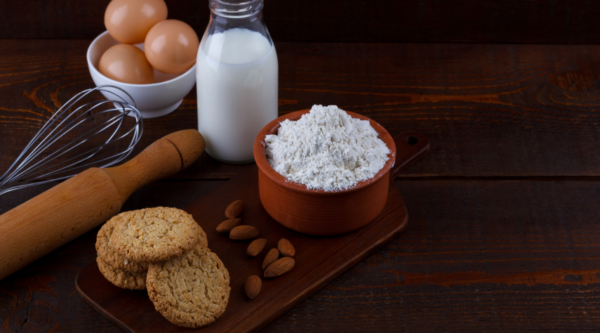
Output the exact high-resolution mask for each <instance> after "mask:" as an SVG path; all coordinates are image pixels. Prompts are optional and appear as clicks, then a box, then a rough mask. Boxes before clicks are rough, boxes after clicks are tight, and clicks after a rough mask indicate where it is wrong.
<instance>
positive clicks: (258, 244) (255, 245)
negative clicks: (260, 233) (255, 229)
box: [246, 238, 267, 257]
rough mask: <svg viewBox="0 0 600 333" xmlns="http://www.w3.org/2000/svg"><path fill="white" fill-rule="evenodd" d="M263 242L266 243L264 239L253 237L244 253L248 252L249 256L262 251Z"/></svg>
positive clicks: (254, 255)
mask: <svg viewBox="0 0 600 333" xmlns="http://www.w3.org/2000/svg"><path fill="white" fill-rule="evenodd" d="M265 244H267V240H266V239H264V238H260V239H255V240H253V241H252V243H250V245H248V250H246V253H248V255H249V256H251V257H256V256H257V255H259V254H260V253H261V252H262V250H263V248H264V247H265Z"/></svg>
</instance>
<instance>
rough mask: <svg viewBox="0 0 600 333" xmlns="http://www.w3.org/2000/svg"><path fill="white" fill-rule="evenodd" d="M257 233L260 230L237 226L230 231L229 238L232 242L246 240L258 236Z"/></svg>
mask: <svg viewBox="0 0 600 333" xmlns="http://www.w3.org/2000/svg"><path fill="white" fill-rule="evenodd" d="M259 233H260V230H258V228H256V227H253V226H251V225H238V226H237V227H235V228H233V229H231V231H230V232H229V238H231V239H233V240H246V239H251V238H254V237H256V236H258V234H259Z"/></svg>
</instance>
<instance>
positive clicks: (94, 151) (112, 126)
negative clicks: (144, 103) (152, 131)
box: [0, 86, 143, 195]
mask: <svg viewBox="0 0 600 333" xmlns="http://www.w3.org/2000/svg"><path fill="white" fill-rule="evenodd" d="M115 90H119V91H120V93H124V94H125V95H126V96H128V97H129V99H130V100H131V101H133V98H132V97H131V96H130V95H129V94H128V93H127V92H126V91H124V90H122V89H120V88H118V87H114V86H99V87H96V88H92V89H86V90H84V91H81V92H79V93H77V94H76V95H75V96H73V97H72V98H71V99H70V100H68V101H67V102H66V103H65V104H64V105H63V106H62V107H60V108H59V109H58V110H57V111H56V112H55V113H54V114H53V115H52V116H51V117H50V118H49V119H48V121H47V122H46V123H45V124H44V125H43V126H42V127H41V128H40V130H39V131H38V132H37V133H36V134H35V135H34V136H33V138H32V139H31V141H30V142H29V143H28V144H27V145H26V146H25V149H23V151H22V152H21V153H20V154H19V156H18V157H17V158H16V160H15V161H14V162H13V163H12V164H11V165H10V167H9V168H8V169H7V170H6V171H5V172H4V174H3V175H2V177H0V195H2V194H5V193H8V192H10V191H15V190H19V189H22V188H26V187H29V186H34V185H39V184H46V183H50V182H55V181H58V180H64V179H67V178H70V177H72V176H74V175H76V174H77V173H78V172H80V171H83V170H84V169H87V168H90V167H100V168H105V167H109V166H112V165H115V164H117V163H120V162H121V161H123V160H124V159H126V158H127V157H128V156H129V154H131V152H132V151H133V149H134V148H135V146H136V144H137V143H138V142H139V140H140V138H141V136H142V133H143V119H142V115H141V113H140V111H139V110H138V109H137V107H136V105H135V102H133V104H130V103H129V102H128V101H127V100H126V99H124V98H123V97H121V95H119V94H117V93H116V92H115ZM94 92H101V93H102V94H103V95H105V97H107V95H108V96H111V98H110V99H102V100H92V101H89V102H85V101H84V99H86V98H88V96H89V95H90V94H92V93H94ZM112 96H114V97H115V98H114V99H113V98H112ZM127 116H130V117H132V119H133V125H132V126H131V127H130V128H126V129H124V128H125V126H126V119H128V118H127ZM104 118H106V119H104ZM90 119H91V121H92V123H95V124H94V125H93V126H92V127H91V129H89V130H86V131H85V132H84V133H83V134H80V135H78V136H77V137H76V138H75V139H72V140H71V141H69V142H67V143H65V144H62V146H60V147H56V148H54V149H51V147H53V146H54V145H55V144H57V143H58V142H60V141H61V139H65V138H67V136H68V135H69V134H70V133H72V132H73V133H77V131H78V130H75V129H76V128H79V127H80V126H82V125H83V124H84V123H86V122H89V120H90ZM96 119H101V121H100V122H98V123H96ZM101 134H102V135H103V136H106V138H102V141H101V142H102V143H99V144H96V145H95V146H93V147H87V148H86V147H85V144H86V143H89V144H94V143H93V142H92V141H91V140H92V138H97V137H98V136H99V135H101ZM125 140H129V143H128V144H127V145H126V147H125V148H124V149H120V150H119V151H117V152H115V153H112V154H110V155H109V156H107V157H101V158H98V159H96V160H92V159H93V158H94V157H96V156H98V154H99V153H100V152H101V151H103V150H104V149H105V148H106V147H107V146H109V145H114V144H115V143H117V142H122V141H125ZM119 147H121V145H119ZM84 148H85V149H84ZM77 149H82V150H83V151H82V152H77V153H76V154H75V155H74V156H71V157H69V156H68V154H69V153H75V152H76V150H77ZM43 155H45V156H43ZM61 158H63V159H62V160H59V159H61Z"/></svg>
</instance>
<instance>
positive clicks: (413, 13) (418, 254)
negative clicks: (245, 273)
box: [0, 0, 600, 333]
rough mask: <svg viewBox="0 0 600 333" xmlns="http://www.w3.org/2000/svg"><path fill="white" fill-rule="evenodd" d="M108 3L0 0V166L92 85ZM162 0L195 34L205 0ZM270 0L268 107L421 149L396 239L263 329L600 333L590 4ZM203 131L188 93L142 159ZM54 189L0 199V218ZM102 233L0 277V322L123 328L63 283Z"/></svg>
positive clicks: (143, 192) (183, 195)
mask: <svg viewBox="0 0 600 333" xmlns="http://www.w3.org/2000/svg"><path fill="white" fill-rule="evenodd" d="M108 2H109V1H108V0H101V1H99V0H79V1H75V0H0V171H3V170H5V169H6V168H7V167H8V166H9V165H10V163H11V162H12V161H13V160H14V159H15V158H16V157H17V156H18V154H19V153H20V151H21V149H22V148H23V146H24V145H25V144H26V143H27V142H28V141H29V140H30V138H31V137H32V136H33V134H34V133H35V132H36V131H37V130H38V129H39V128H40V126H41V125H42V124H43V123H44V122H45V121H46V120H47V119H48V117H49V116H50V115H51V114H52V113H53V112H54V110H56V109H57V108H59V107H60V106H61V103H64V102H65V101H67V100H68V99H69V98H70V97H72V96H73V95H74V94H76V93H77V92H79V91H81V90H83V89H87V88H91V87H93V86H94V83H93V82H92V80H91V77H90V74H89V70H88V67H87V62H86V59H85V52H86V50H87V48H88V46H89V44H90V42H91V40H92V39H93V38H95V37H96V36H97V35H98V34H99V33H100V32H101V31H103V30H104V25H103V19H102V18H103V13H104V9H105V7H106V5H107V4H108ZM166 2H167V5H168V7H169V11H170V12H169V18H176V19H180V20H182V21H185V22H187V23H189V24H191V25H192V26H193V27H194V29H196V31H197V32H198V33H199V34H202V33H203V31H204V29H205V28H206V24H207V22H208V17H209V11H208V0H186V1H183V0H166ZM265 2H266V4H265V21H266V23H267V26H268V28H269V30H270V32H271V34H272V36H273V39H274V40H275V42H276V46H277V54H278V58H279V66H280V72H279V112H280V115H283V114H286V113H288V112H292V111H296V110H301V109H306V108H310V107H311V106H312V105H313V104H315V103H322V104H336V105H338V106H339V107H340V108H342V109H344V110H349V111H354V112H358V113H361V114H363V115H366V116H368V117H370V118H372V119H374V120H375V121H377V122H378V123H380V124H381V125H382V126H384V127H385V128H386V129H387V130H388V131H389V132H390V133H391V134H392V135H396V134H400V133H402V132H404V131H409V130H414V131H419V132H421V133H424V134H425V135H427V136H428V137H429V138H430V139H431V151H430V152H429V153H428V155H427V156H426V157H425V158H424V159H423V160H422V161H419V162H418V164H416V165H415V166H413V167H412V168H411V169H409V170H408V171H407V172H405V173H404V174H402V175H401V176H400V177H399V178H397V179H396V181H395V184H396V186H397V187H398V189H399V191H400V193H401V194H402V196H403V198H404V201H405V203H406V206H407V209H408V211H409V225H408V227H407V229H406V230H405V232H404V233H403V234H402V235H401V236H400V237H398V238H397V239H396V240H394V241H393V242H391V243H390V244H388V245H387V246H386V247H385V248H384V249H382V250H381V251H379V252H377V253H375V254H373V255H372V256H370V257H369V258H367V259H366V260H363V261H361V262H360V263H358V264H357V265H356V266H354V267H353V268H351V269H349V270H348V271H347V272H345V273H344V274H342V275H341V276H340V277H338V278H336V279H335V280H333V281H332V282H331V283H330V284H328V285H327V286H326V287H324V288H323V289H321V290H319V291H318V292H317V293H315V294H314V295H312V296H311V297H309V298H308V299H306V300H304V301H303V302H301V303H300V304H299V305H297V306H296V307H294V308H293V309H292V310H290V311H289V312H288V313H286V314H284V315H283V316H281V317H279V318H277V319H276V320H274V321H273V322H272V323H271V324H270V325H268V326H267V327H266V328H265V329H264V330H263V332H316V331H318V332H335V333H337V332H361V333H362V332H372V333H374V332H390V331H406V332H436V333H437V332H444V331H450V332H464V331H469V332H506V331H511V332H515V331H517V332H539V331H544V332H567V331H569V332H598V331H599V330H598V328H599V327H600V256H599V253H600V241H599V240H600V223H598V215H599V208H600V45H598V44H600V43H599V42H600V15H598V14H599V13H600V1H599V0H586V1H584V0H471V1H467V0H422V1H417V0H414V1H407V0H395V1H392V0H379V1H377V0H369V1H367V0H344V1H343V0H320V1H319V0H303V1H301V0H265ZM465 43H466V44H465ZM532 44H535V45H532ZM549 44H554V45H549ZM569 44H576V45H569ZM196 126H197V110H196V91H195V90H192V91H191V92H190V94H188V96H186V98H185V99H184V101H183V104H182V105H181V107H180V108H179V109H178V110H177V111H176V112H173V113H171V114H169V115H167V116H165V117H161V118H158V119H148V120H147V121H145V122H144V135H143V137H142V140H141V141H140V143H139V144H138V146H137V147H136V150H135V152H134V154H136V153H138V152H139V151H140V150H142V149H143V148H145V147H146V146H148V145H149V144H150V143H152V142H153V141H155V140H157V139H159V138H160V137H162V136H164V135H166V134H169V133H171V132H174V131H177V130H182V129H187V128H196ZM247 168H248V165H228V164H223V163H218V162H216V161H215V160H213V159H212V158H210V157H209V156H208V155H207V154H203V156H202V157H201V158H200V159H199V160H198V161H196V162H195V163H194V164H193V165H192V166H190V167H189V168H187V169H186V170H184V171H183V172H181V173H179V174H178V175H176V176H174V177H172V178H170V179H165V180H162V181H159V182H155V183H153V184H150V185H148V186H147V187H144V188H142V189H140V190H139V191H136V192H135V193H134V194H133V195H132V197H131V198H130V199H129V200H128V201H127V202H126V204H125V205H124V207H123V210H124V211H126V210H132V209H139V208H144V207H152V206H158V205H164V206H173V207H180V208H181V207H185V206H186V205H187V204H188V203H190V202H192V201H193V200H194V199H196V198H198V197H199V196H201V195H205V194H208V193H210V191H212V190H214V189H216V188H218V187H220V186H223V185H224V184H225V183H226V181H227V180H228V179H230V178H232V177H235V176H236V175H238V174H240V173H242V172H244V171H245V170H246V169H247ZM47 188H49V186H40V187H34V188H30V189H25V190H21V191H17V192H13V193H11V194H9V195H7V196H3V197H0V214H1V213H4V212H6V211H8V210H9V209H11V208H13V207H15V206H17V205H18V204H20V203H22V202H25V201H26V200H28V199H29V198H31V197H33V196H35V195H36V194H38V193H40V192H42V191H44V190H46V189H47ZM97 231H98V228H96V229H94V230H92V231H90V232H88V233H86V234H85V235H84V236H82V237H80V238H77V239H76V240H74V241H72V242H70V243H68V244H66V245H65V246H63V247H61V248H59V249H57V250H56V251H53V252H52V253H50V254H48V255H47V256H44V257H43V258H41V259H39V260H38V261H36V262H34V263H32V264H31V265H29V266H27V267H26V268H24V269H22V270H20V271H19V272H17V273H15V274H13V275H12V276H10V277H8V278H6V279H4V280H2V281H0V333H4V332H53V333H60V332H88V333H98V332H104V333H108V332H110V333H113V332H115V333H117V332H121V331H120V329H119V328H118V327H117V326H115V325H113V324H112V323H111V322H109V321H108V320H107V319H105V318H104V317H103V316H102V315H101V314H99V313H97V312H96V311H95V310H93V309H92V308H91V307H89V306H88V305H87V304H86V303H85V302H84V301H83V300H82V298H81V297H80V296H79V294H78V293H77V291H76V290H75V284H74V281H75V277H76V276H77V274H78V273H79V271H81V270H82V269H83V268H84V267H86V266H87V265H88V264H89V263H91V262H93V261H94V260H95V257H96V251H95V248H94V240H95V236H96V233H97ZM238 287H239V286H238ZM259 297H260V296H259Z"/></svg>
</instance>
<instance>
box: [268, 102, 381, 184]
mask: <svg viewBox="0 0 600 333" xmlns="http://www.w3.org/2000/svg"><path fill="white" fill-rule="evenodd" d="M265 142H266V144H267V146H266V151H265V153H266V156H267V159H268V161H269V163H270V164H271V166H272V167H273V169H275V171H277V172H279V173H280V174H281V175H283V176H284V177H286V178H287V179H288V180H291V181H294V182H297V183H300V184H304V185H306V187H307V188H309V189H322V190H324V191H328V192H332V191H341V190H345V189H348V188H351V187H353V186H355V185H356V184H357V183H358V182H360V181H363V180H366V179H369V178H372V177H373V176H375V174H376V173H377V172H378V171H379V170H381V168H383V166H384V165H385V163H386V162H387V160H388V159H389V157H388V156H387V155H388V154H389V153H390V150H389V148H388V147H387V146H386V145H385V143H384V142H383V141H382V140H381V139H379V137H378V134H377V131H375V129H373V127H371V124H369V122H368V121H366V120H360V119H356V118H352V117H350V115H348V114H347V113H346V112H345V111H344V110H341V109H339V108H338V107H337V106H335V105H330V106H321V105H315V106H313V107H312V109H311V110H310V112H309V113H307V114H305V115H303V116H302V117H301V118H300V119H298V121H289V120H285V121H283V122H282V123H281V127H279V130H278V132H277V135H267V136H266V138H265Z"/></svg>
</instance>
